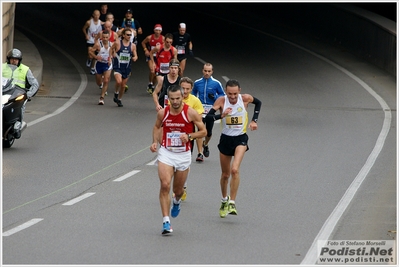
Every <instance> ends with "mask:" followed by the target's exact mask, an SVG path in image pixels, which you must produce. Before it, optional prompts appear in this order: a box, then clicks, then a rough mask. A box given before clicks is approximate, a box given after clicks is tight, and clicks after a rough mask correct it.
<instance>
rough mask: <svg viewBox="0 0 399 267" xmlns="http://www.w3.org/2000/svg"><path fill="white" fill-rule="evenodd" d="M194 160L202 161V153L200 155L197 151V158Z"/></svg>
mask: <svg viewBox="0 0 399 267" xmlns="http://www.w3.org/2000/svg"><path fill="white" fill-rule="evenodd" d="M195 161H197V162H203V161H204V155H202V154H201V153H198V156H197V159H196V160H195Z"/></svg>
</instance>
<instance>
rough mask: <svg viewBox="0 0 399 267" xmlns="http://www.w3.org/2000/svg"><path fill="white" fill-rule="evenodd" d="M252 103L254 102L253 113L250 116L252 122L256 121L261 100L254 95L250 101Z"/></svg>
mask: <svg viewBox="0 0 399 267" xmlns="http://www.w3.org/2000/svg"><path fill="white" fill-rule="evenodd" d="M252 103H253V104H255V108H254V115H253V116H252V120H253V121H254V122H258V116H259V112H260V107H261V106H262V102H261V101H260V100H259V99H257V98H256V97H254V101H252Z"/></svg>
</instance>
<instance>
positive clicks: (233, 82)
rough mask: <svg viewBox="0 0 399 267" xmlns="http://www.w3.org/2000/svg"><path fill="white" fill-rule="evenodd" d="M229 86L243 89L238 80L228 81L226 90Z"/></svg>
mask: <svg viewBox="0 0 399 267" xmlns="http://www.w3.org/2000/svg"><path fill="white" fill-rule="evenodd" d="M227 86H229V87H235V86H238V88H241V87H240V83H239V82H238V81H237V80H228V81H227V82H226V88H227Z"/></svg>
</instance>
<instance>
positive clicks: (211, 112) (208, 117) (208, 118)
mask: <svg viewBox="0 0 399 267" xmlns="http://www.w3.org/2000/svg"><path fill="white" fill-rule="evenodd" d="M215 112H216V110H214V109H213V108H211V109H210V110H209V112H208V113H207V114H206V117H205V122H208V121H209V122H211V121H216V120H220V119H221V118H222V115H221V114H218V115H215Z"/></svg>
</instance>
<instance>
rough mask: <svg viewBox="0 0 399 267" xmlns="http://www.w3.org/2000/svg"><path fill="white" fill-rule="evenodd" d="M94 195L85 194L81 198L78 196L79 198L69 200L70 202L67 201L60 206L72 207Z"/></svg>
mask: <svg viewBox="0 0 399 267" xmlns="http://www.w3.org/2000/svg"><path fill="white" fill-rule="evenodd" d="M94 194H95V193H86V194H83V195H81V196H79V197H77V198H74V199H72V200H70V201H68V202H65V203H64V204H62V205H63V206H72V205H74V204H76V203H78V202H79V201H82V200H83V199H86V198H88V197H91V196H92V195H94Z"/></svg>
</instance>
